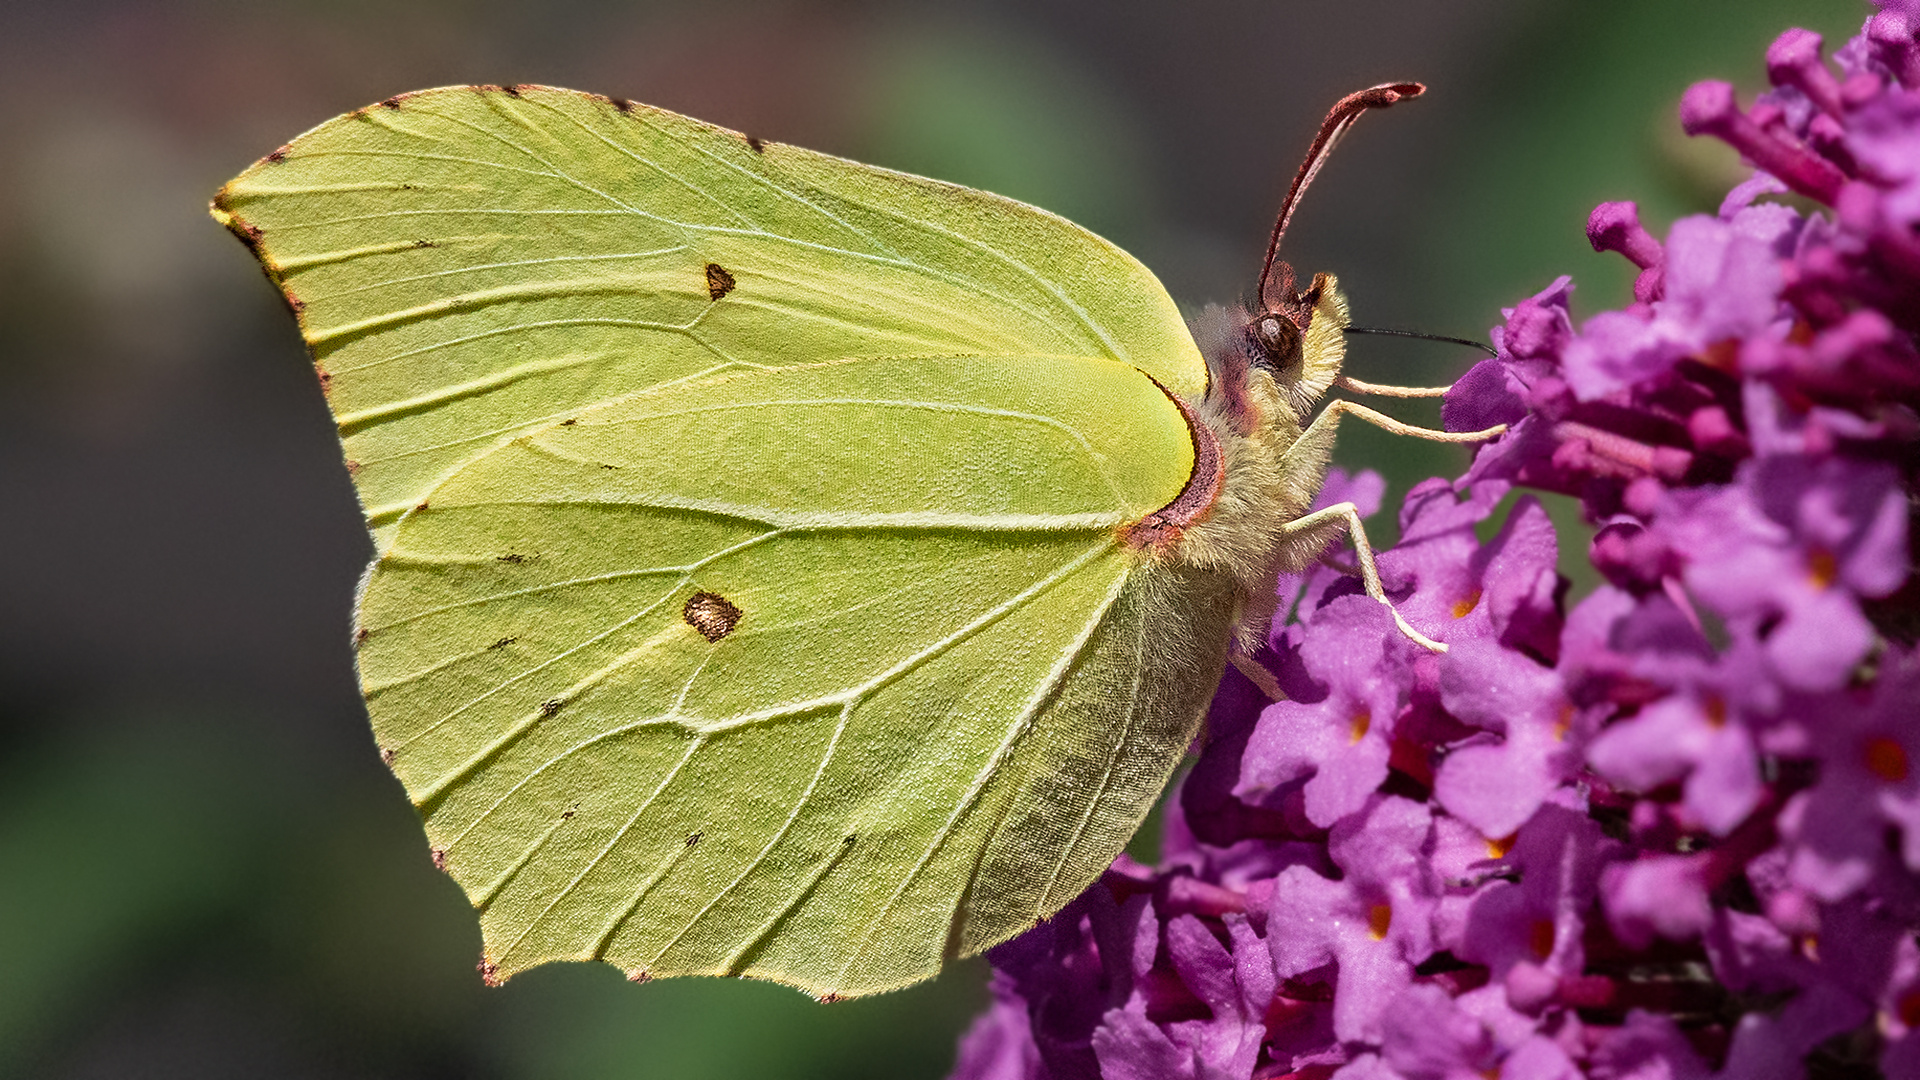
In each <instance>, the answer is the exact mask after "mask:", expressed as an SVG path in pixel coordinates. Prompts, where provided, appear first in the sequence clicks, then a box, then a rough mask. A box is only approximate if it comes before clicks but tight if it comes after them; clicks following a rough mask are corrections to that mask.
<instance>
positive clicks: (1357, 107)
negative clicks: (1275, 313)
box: [1255, 83, 1427, 311]
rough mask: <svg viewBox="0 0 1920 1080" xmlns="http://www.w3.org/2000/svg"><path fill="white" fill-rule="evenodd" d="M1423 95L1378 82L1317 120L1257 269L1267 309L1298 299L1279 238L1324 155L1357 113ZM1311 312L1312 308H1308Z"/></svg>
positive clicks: (1415, 87) (1415, 88) (1418, 89)
mask: <svg viewBox="0 0 1920 1080" xmlns="http://www.w3.org/2000/svg"><path fill="white" fill-rule="evenodd" d="M1426 92H1427V88H1426V87H1425V86H1423V85H1421V84H1420V83H1382V84H1381V85H1379V86H1371V87H1368V88H1367V89H1365V90H1361V91H1359V92H1358V93H1353V94H1348V95H1347V96H1346V97H1343V98H1341V99H1340V100H1339V101H1337V102H1335V103H1334V106H1333V108H1332V109H1329V110H1328V111H1327V118H1326V119H1325V120H1322V121H1320V134H1318V135H1316V136H1314V139H1313V145H1312V146H1310V147H1308V148H1307V157H1306V160H1305V161H1302V162H1301V163H1300V171H1299V172H1297V173H1295V174H1294V175H1293V186H1292V187H1289V188H1288V189H1287V197H1286V199H1285V201H1283V202H1282V203H1281V204H1280V216H1279V217H1277V218H1275V219H1274V222H1273V237H1272V239H1270V240H1268V241H1267V258H1266V261H1265V262H1263V263H1262V264H1261V266H1260V289H1259V291H1258V292H1257V293H1255V295H1256V296H1258V297H1259V298H1260V303H1261V304H1262V305H1264V306H1265V307H1266V309H1267V310H1269V311H1272V310H1284V309H1286V308H1289V307H1295V306H1297V303H1298V298H1297V297H1296V296H1295V294H1294V277H1293V267H1292V266H1289V265H1288V264H1287V263H1285V262H1281V261H1278V260H1277V259H1276V256H1278V255H1279V253H1280V239H1281V238H1282V237H1284V236H1285V235H1286V234H1287V222H1289V221H1291V220H1293V210H1294V207H1296V206H1298V205H1300V196H1302V195H1304V194H1306V191H1307V185H1308V184H1311V183H1313V178H1314V176H1315V175H1316V174H1317V173H1319V171H1320V166H1322V165H1324V164H1326V162H1327V155H1329V154H1331V153H1333V147H1334V144H1335V143H1337V142H1339V141H1340V136H1342V135H1345V134H1346V133H1347V129H1348V128H1350V127H1352V126H1353V122H1354V121H1355V120H1358V119H1360V114H1361V113H1363V112H1366V111H1367V110H1368V109H1384V108H1386V107H1387V106H1389V105H1394V104H1398V103H1399V102H1402V101H1405V100H1406V99H1408V98H1416V97H1419V96H1420V95H1421V94H1424V93H1426ZM1275 268H1278V269H1279V271H1280V280H1279V282H1278V283H1277V284H1278V285H1279V288H1280V290H1281V292H1280V295H1279V296H1274V297H1272V298H1270V297H1269V293H1268V291H1267V285H1268V282H1269V280H1270V279H1271V278H1272V277H1273V272H1274V270H1275ZM1308 310H1309V311H1311V310H1312V305H1310V304H1309V305H1308Z"/></svg>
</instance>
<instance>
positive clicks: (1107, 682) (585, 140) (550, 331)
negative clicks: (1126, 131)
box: [213, 84, 1420, 997]
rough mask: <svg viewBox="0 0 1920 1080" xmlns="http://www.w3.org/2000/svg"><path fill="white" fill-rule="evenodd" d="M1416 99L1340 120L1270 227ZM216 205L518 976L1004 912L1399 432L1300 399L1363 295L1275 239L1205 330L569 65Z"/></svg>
mask: <svg viewBox="0 0 1920 1080" xmlns="http://www.w3.org/2000/svg"><path fill="white" fill-rule="evenodd" d="M1419 92H1420V87H1418V86H1417V85H1414V84H1403V85H1395V86H1383V87H1376V88H1374V89H1372V90H1369V91H1363V92H1361V93H1359V94H1355V95H1352V96H1351V97H1349V98H1347V99H1345V100H1343V101H1342V102H1341V103H1340V105H1339V106H1336V108H1335V109H1334V111H1333V113H1332V114H1330V115H1329V117H1328V119H1327V122H1326V124H1325V125H1323V127H1322V129H1321V133H1320V138H1319V140H1318V141H1317V142H1316V143H1315V146H1314V149H1313V151H1312V152H1311V153H1310V154H1309V155H1308V159H1307V162H1306V164H1305V165H1303V166H1302V168H1301V171H1300V174H1299V175H1298V176H1297V177H1296V179H1295V181H1294V185H1293V190H1292V191H1291V192H1290V193H1289V196H1288V199H1287V204H1286V205H1287V207H1288V210H1287V211H1283V212H1282V215H1281V221H1280V222H1279V224H1278V225H1277V226H1276V229H1275V233H1274V237H1275V242H1276V244H1277V242H1278V239H1279V236H1280V233H1281V231H1282V228H1283V227H1284V225H1285V223H1286V222H1285V219H1286V214H1287V212H1289V211H1290V209H1291V207H1292V205H1293V203H1294V201H1295V199H1296V198H1297V197H1298V194H1299V192H1300V191H1301V190H1302V189H1303V188H1304V187H1305V184H1306V182H1307V181H1308V180H1309V179H1311V177H1312V175H1313V173H1314V171H1315V170H1317V168H1318V166H1319V163H1320V162H1321V161H1322V160H1323V159H1324V157H1325V153H1326V151H1327V150H1328V149H1329V148H1330V147H1331V145H1332V143H1333V142H1334V141H1335V139H1336V138H1337V137H1338V135H1339V134H1340V133H1341V132H1342V131H1344V130H1345V128H1346V127H1347V125H1349V124H1350V123H1351V122H1352V121H1353V119H1354V118H1355V117H1357V116H1358V115H1359V114H1360V113H1361V112H1363V111H1364V110H1365V109H1367V108H1369V107H1377V106H1382V105H1388V104H1392V103H1393V102H1394V101H1396V100H1399V99H1400V98H1402V97H1405V96H1411V95H1413V94H1417V93H1419ZM213 205H214V211H213V212H214V216H215V217H216V218H218V219H219V220H220V221H221V222H223V223H224V224H225V225H226V226H227V227H228V228H230V229H232V230H233V231H234V232H235V233H236V234H238V235H239V236H240V237H241V238H242V239H244V240H245V241H246V242H247V244H248V245H249V246H250V247H251V248H252V249H253V251H254V253H255V254H256V255H258V256H259V258H260V261H261V262H262V263H263V264H264V266H265V268H266V271H267V273H268V275H269V276H270V277H271V278H272V280H273V281H274V282H275V283H276V284H277V285H279V286H280V287H281V288H282V289H283V290H284V292H285V295H286V299H287V302H288V304H289V305H290V306H291V307H292V308H293V310H294V312H295V313H296V315H297V316H298V318H299V322H300V328H301V331H302V333H303V334H304V335H305V337H306V340H307V343H308V344H309V345H310V346H311V348H312V351H313V355H314V360H315V366H316V367H317V368H318V370H319V373H320V381H321V385H322V387H323V389H324V390H325V393H326V397H327V400H328V403H329V405H330V406H331V408H332V410H333V413H334V416H335V419H336V421H337V423H338V427H339V432H340V437H341V441H342V444H343V446H344V450H345V456H346V458H347V468H348V470H349V471H350V472H351V473H352V475H353V479H354V483H355V484H356V485H357V487H358V489H359V493H360V498H361V501H362V503H363V505H364V508H365V511H366V516H367V521H368V524H369V526H370V527H371V529H372V530H373V535H374V542H375V548H376V552H377V554H376V557H375V560H374V563H373V565H372V566H371V567H370V568H369V570H368V572H367V576H366V578H365V581H364V584H363V586H362V591H361V596H360V607H359V615H358V629H357V630H356V632H355V639H356V647H357V649H358V662H359V669H360V677H361V680H362V684H363V688H364V690H365V693H366V698H367V705H368V711H369V713H370V714H371V716H372V721H373V729H374V734H375V737H376V740H377V742H378V744H379V746H380V747H381V753H382V755H383V756H384V757H385V758H386V760H387V761H388V763H389V764H390V765H391V766H392V768H393V771H394V772H395V773H396V774H397V775H398V776H399V777H400V779H401V781H402V782H403V783H404V784H405V785H406V789H407V791H408V793H409V794H410V795H411V796H412V798H413V801H414V803H415V805H416V806H417V807H418V808H419V811H420V813H421V814H422V816H423V817H424V818H425V822H426V831H427V835H428V837H429V838H430V841H431V844H432V852H433V858H434V860H435V862H436V863H438V864H439V865H441V866H442V867H443V868H444V869H446V870H447V871H448V872H449V873H451V874H452V875H453V877H454V878H455V879H456V880H457V881H458V882H459V883H460V885H461V886H462V887H463V888H464V889H465V890H466V892H467V895H468V897H469V898H470V899H471V900H472V902H473V905H474V906H475V907H476V908H477V909H478V910H479V913H480V922H481V926H482V930H483V936H484V940H485V954H484V959H483V962H482V965H481V966H482V971H483V973H484V974H485V975H486V977H487V978H488V980H489V981H497V980H500V979H504V978H506V977H507V976H509V975H511V974H512V973H514V972H517V971H520V970H523V969H525V968H528V967H531V966H533V965H535V964H539V963H543V962H545V961H549V960H556V959H603V960H607V961H609V962H611V963H614V964H617V965H619V966H620V967H621V968H623V969H625V970H626V971H627V972H628V973H629V975H630V976H632V977H633V978H636V979H640V978H649V977H659V976H668V975H684V974H731V975H747V976H753V977H758V978H766V979H774V980H778V981H780V982H784V983H788V984H791V985H793V986H797V987H800V988H803V989H805V990H807V991H809V992H811V993H814V994H816V995H819V996H821V997H836V996H839V997H844V996H850V995H857V994H867V993H872V992H875V991H880V990H886V989H889V988H893V987H898V986H902V985H905V984H908V983H912V982H915V981H918V980H921V979H924V978H927V977H929V976H930V975H932V974H933V973H934V972H935V971H937V970H938V968H939V966H940V964H941V963H942V961H943V960H944V959H946V958H949V957H953V956H959V955H967V954H971V953H976V952H979V951H980V950H982V949H984V948H986V947H988V946H990V945H993V944H995V943H997V942H1000V941H1004V940H1006V939H1007V938H1009V937H1011V936H1013V935H1014V934H1017V933H1019V932H1020V931H1022V930H1024V929H1026V928H1028V927H1030V926H1033V925H1034V924H1035V923H1036V922H1037V921H1038V920H1041V919H1045V918H1046V917H1048V916H1049V915H1051V914H1052V913H1053V912H1055V911H1057V910H1059V909H1060V907H1061V906H1062V905H1064V904H1065V903H1066V902H1067V901H1068V900H1070V899H1072V898H1073V897H1074V896H1075V895H1076V894H1077V893H1079V892H1080V891H1081V890H1082V889H1084V888H1086V887H1087V885H1088V884H1089V883H1090V882H1092V881H1093V880H1094V879H1095V877H1096V876H1097V875H1098V874H1099V873H1100V872H1101V870H1102V869H1103V868H1104V867H1106V866H1107V864H1108V863H1109V862H1110V861H1111V860H1112V859H1113V857H1114V856H1115V855H1116V854H1117V853H1118V852H1119V851H1120V849H1121V847H1122V845H1123V844H1124V843H1125V842H1126V841H1127V839H1128V838H1129V836H1131V835H1132V833H1133V831H1134V829H1135V828H1136V826H1138V824H1139V823H1140V821H1141V819H1142V817H1143V816H1144V815H1145V814H1146V812H1147V810H1148V808H1149V807H1150V805H1151V804H1152V802H1153V801H1154V799H1155V797H1156V796H1157V795H1158V793H1159V792H1160V790H1161V788H1162V786H1163V785H1164V784H1165V783H1166V781H1167V778H1168V776H1169V774H1170V773H1171V771H1172V770H1173V768H1174V766H1175V764H1176V763H1177V762H1178V760H1179V758H1180V756H1181V754H1182V752H1183V751H1184V750H1185V749H1186V747H1187V746H1188V744H1189V743H1190V742H1191V740H1192V739H1193V737H1194V735H1195V733H1196V729H1197V727H1198V725H1199V722H1200V717H1201V714H1202V711H1203V710H1204V708H1205V706H1206V703H1207V701H1208V698H1209V696H1210V694H1211V693H1212V691H1213V688H1214V685H1215V683H1216V682H1217V681H1218V679H1219V677H1220V674H1221V670H1222V666H1223V664H1224V662H1225V660H1226V658H1227V655H1228V652H1229V649H1230V647H1231V646H1232V640H1233V635H1234V631H1235V629H1236V628H1242V629H1243V630H1245V629H1252V630H1253V632H1254V633H1255V634H1257V633H1258V629H1257V628H1259V627H1261V626H1262V625H1264V622H1263V621H1264V620H1265V619H1266V618H1267V617H1268V616H1269V615H1270V614H1271V612H1272V610H1273V604H1274V599H1273V591H1274V589H1273V578H1274V574H1275V572H1276V571H1278V570H1280V569H1283V568H1293V569H1297V568H1299V567H1300V566H1302V565H1304V564H1305V563H1306V562H1308V561H1310V560H1311V559H1313V558H1315V557H1316V556H1317V555H1318V552H1319V550H1320V548H1321V547H1322V546H1324V544H1325V543H1326V541H1327V540H1328V539H1329V537H1330V533H1331V532H1332V531H1333V529H1335V528H1337V527H1338V526H1339V525H1341V524H1342V523H1343V522H1348V523H1350V524H1351V525H1352V526H1353V527H1354V528H1355V530H1356V533H1355V536H1356V541H1358V540H1359V537H1358V534H1357V527H1358V518H1357V517H1356V516H1354V515H1353V513H1352V510H1351V507H1336V508H1333V509H1332V510H1329V511H1323V512H1319V513H1315V514H1312V515H1308V516H1305V517H1303V516H1302V515H1303V513H1304V511H1305V510H1306V508H1307V507H1308V506H1309V505H1310V503H1311V501H1312V499H1313V497H1314V494H1315V492H1316V491H1317V489H1318V488H1319V486H1320V483H1321V480H1322V478H1323V476H1324V473H1325V471H1326V463H1327V457H1328V453H1329V451H1330V449H1331V446H1332V439H1333V428H1334V423H1335V421H1336V420H1337V418H1338V416H1339V415H1340V413H1341V412H1342V411H1357V412H1359V413H1361V414H1363V415H1366V416H1368V417H1369V418H1371V419H1375V420H1377V421H1385V418H1384V417H1380V416H1379V414H1377V413H1371V412H1369V411H1368V410H1364V409H1358V408H1357V407H1352V406H1349V405H1348V404H1347V403H1345V402H1338V403H1336V405H1335V407H1330V408H1328V409H1327V410H1325V411H1323V412H1322V413H1321V414H1320V418H1319V419H1318V420H1316V421H1314V422H1313V423H1312V424H1311V425H1310V426H1306V424H1307V421H1308V420H1309V419H1310V418H1311V417H1312V409H1313V407H1314V405H1315V403H1316V401H1317V400H1318V399H1319V398H1320V396H1321V395H1322V394H1323V392H1324V391H1326V390H1327V388H1328V387H1329V386H1330V385H1332V384H1333V383H1334V381H1335V380H1336V377H1337V376H1338V374H1339V368H1340V362H1341V357H1342V339H1341V333H1342V329H1343V327H1345V325H1346V323H1347V310H1346V303H1345V301H1344V299H1343V298H1342V297H1341V295H1340V293H1339V291H1338V289H1337V288H1336V287H1335V284H1334V281H1333V279H1332V278H1331V277H1327V276H1320V277H1316V278H1315V279H1314V280H1313V282H1312V284H1311V285H1310V286H1309V287H1308V288H1307V289H1306V290H1305V291H1304V292H1298V291H1296V289H1295V283H1294V279H1293V274H1292V271H1291V270H1290V269H1288V268H1287V267H1286V265H1285V264H1284V263H1278V264H1276V263H1275V262H1274V261H1273V258H1272V254H1271V252H1270V253H1269V258H1268V264H1267V267H1266V271H1265V272H1264V273H1263V277H1262V287H1261V290H1260V293H1259V295H1260V298H1261V305H1262V309H1261V310H1260V311H1258V312H1254V313H1246V312H1227V311H1221V310H1219V309H1213V310H1211V311H1210V312H1209V313H1208V314H1207V315H1206V316H1203V317H1202V319H1201V320H1200V322H1199V323H1198V324H1196V330H1195V332H1194V333H1190V332H1189V331H1188V329H1187V327H1186V326H1185V325H1184V324H1183V323H1182V321H1181V318H1180V316H1179V313H1178V312H1177V311H1176V310H1175V307H1174V304H1173V301H1172V300H1171V299H1169V298H1168V296H1167V294H1166V292H1165V290H1164V289H1162V288H1161V286H1160V284H1159V283H1158V282H1157V281H1156V280H1155V279H1154V277H1153V275H1152V274H1150V273H1149V272H1148V271H1147V270H1146V269H1145V268H1144V267H1142V266H1141V265H1140V264H1139V263H1138V262H1136V261H1134V260H1133V259H1132V258H1131V257H1129V256H1128V255H1127V254H1126V253H1124V252H1122V251H1120V250H1119V249H1118V248H1116V247H1114V246H1113V245H1111V244H1108V243H1106V242H1105V241H1103V240H1101V239H1099V238H1098V237H1095V236H1094V235H1092V234H1091V233H1088V232H1086V231H1085V230H1083V229H1080V228H1078V227H1077V226H1075V225H1073V224H1071V223H1069V222H1067V221H1065V220H1063V219H1061V218H1058V217H1055V216H1053V215H1050V214H1047V213H1045V212H1043V211H1041V210H1037V209H1035V208H1033V207H1030V206H1026V205H1023V204H1021V203H1017V202H1013V201H1011V200H1008V199H1003V198H1000V197H997V196H994V195H988V194H985V193H982V192H978V191H973V190H969V189H966V188H962V187H956V186H953V185H949V184H943V183H937V182H935V181H931V180H923V179H920V178H918V177H912V176H906V175H902V174H899V173H894V172H889V171H886V170H882V169H877V168H872V167H869V166H865V165H859V164H855V163H853V162H850V161H845V160H841V159H838V158H834V157H829V156H826V155H823V154H817V153H811V152H808V151H805V150H800V149H796V148H794V147H790V146H783V145H779V144H775V143H766V142H761V141H759V140H757V139H752V138H748V137H746V136H742V135H739V134H736V133H734V132H731V131H727V130H725V129H722V128H718V127H713V126H710V125H707V124H703V123H700V122H698V121H695V120H691V119H688V118H686V117H683V116H678V115H676V114H673V113H670V112H666V111H663V110H659V109H653V108H648V107H645V106H641V105H635V104H632V103H630V102H625V101H614V100H609V99H607V98H603V97H597V96H592V95H587V94H580V93H575V92H572V91H566V90H556V89H550V88H546V87H536V86H520V87H511V88H508V87H451V88H444V89H438V90H428V91H424V92H420V93H416V94H407V95H402V96H400V97H395V98H389V99H388V100H386V101H383V102H380V103H379V104H377V105H373V106H370V107H368V108H365V109H361V110H359V111H357V112H354V113H350V114H348V115H346V116H343V117H339V118H337V119H334V120H331V121H328V122H327V123H325V124H322V125H320V126H319V127H317V128H315V129H313V130H312V131H310V132H308V133H306V134H305V135H302V136H300V137H299V138H298V139H296V140H294V141H293V142H292V143H290V144H288V145H287V146H285V147H283V148H281V149H280V150H276V151H274V152H273V153H272V154H270V155H268V156H267V157H266V158H265V159H264V160H262V161H261V162H259V163H258V164H256V165H254V166H253V167H252V168H251V169H249V170H247V171H246V172H245V173H244V174H242V175H241V176H240V177H238V178H237V179H235V180H234V181H233V182H232V183H230V184H228V185H227V186H226V187H225V188H224V189H222V190H221V192H220V193H219V195H218V196H217V197H216V198H215V199H214V204H213ZM1195 333H1197V334H1198V335H1199V336H1200V338H1201V339H1202V340H1203V341H1205V342H1206V343H1207V344H1208V346H1209V347H1208V350H1207V351H1208V354H1209V355H1207V356H1205V357H1204V358H1203V356H1202V351H1201V349H1200V348H1198V347H1196V345H1195ZM1385 422H1387V423H1388V424H1390V425H1391V423H1392V422H1391V421H1385ZM1303 427H1304V430H1303ZM1356 548H1357V549H1358V551H1359V553H1360V556H1361V563H1362V567H1363V569H1364V570H1365V571H1366V576H1367V579H1368V586H1369V590H1370V591H1371V592H1372V593H1373V595H1375V596H1376V597H1377V598H1380V599H1382V601H1383V602H1384V599H1385V598H1384V594H1382V592H1381V591H1380V589H1379V585H1378V582H1377V580H1376V579H1375V577H1374V575H1373V573H1372V564H1371V560H1370V556H1369V554H1368V552H1367V550H1366V548H1365V545H1364V542H1357V543H1356ZM1403 625H1404V624H1403ZM1408 632H1409V633H1410V634H1411V633H1412V631H1411V629H1409V631H1408Z"/></svg>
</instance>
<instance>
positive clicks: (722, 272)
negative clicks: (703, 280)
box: [707, 263, 734, 300]
mask: <svg viewBox="0 0 1920 1080" xmlns="http://www.w3.org/2000/svg"><path fill="white" fill-rule="evenodd" d="M733 285H734V281H733V275H732V274H729V273H727V268H726V267H724V266H721V265H720V264H719V263H708V264H707V295H708V296H710V297H712V298H713V299H715V300H718V299H720V298H721V297H723V296H725V295H727V294H728V293H730V292H732V291H733Z"/></svg>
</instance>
